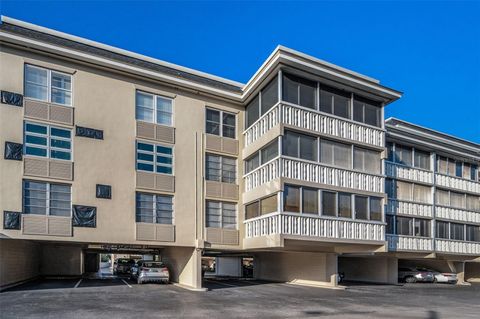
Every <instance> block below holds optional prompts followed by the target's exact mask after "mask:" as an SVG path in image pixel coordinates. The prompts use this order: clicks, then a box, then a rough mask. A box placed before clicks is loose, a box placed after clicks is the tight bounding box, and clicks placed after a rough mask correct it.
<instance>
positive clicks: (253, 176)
mask: <svg viewBox="0 0 480 319" xmlns="http://www.w3.org/2000/svg"><path fill="white" fill-rule="evenodd" d="M279 176H280V158H276V159H273V160H271V161H270V162H267V163H265V164H263V165H262V166H260V167H257V168H256V169H254V170H253V171H251V172H249V173H248V174H246V175H245V176H244V182H245V191H246V192H248V191H250V190H252V189H254V188H256V187H258V186H260V185H262V184H265V183H268V182H270V181H271V180H274V179H276V178H278V177H279Z"/></svg>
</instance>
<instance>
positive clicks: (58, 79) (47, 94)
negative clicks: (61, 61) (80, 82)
mask: <svg viewBox="0 0 480 319" xmlns="http://www.w3.org/2000/svg"><path fill="white" fill-rule="evenodd" d="M24 85H25V97H28V98H32V99H36V100H40V101H45V102H51V103H56V104H61V105H66V106H71V105H72V76H71V75H70V74H66V73H61V72H57V71H53V70H49V69H45V68H40V67H37V66H33V65H29V64H25V84H24Z"/></svg>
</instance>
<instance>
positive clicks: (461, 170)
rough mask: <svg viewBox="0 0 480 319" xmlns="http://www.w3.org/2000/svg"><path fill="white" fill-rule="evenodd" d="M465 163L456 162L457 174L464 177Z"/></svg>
mask: <svg viewBox="0 0 480 319" xmlns="http://www.w3.org/2000/svg"><path fill="white" fill-rule="evenodd" d="M462 164H463V163H462V162H458V161H457V162H455V176H457V177H462V175H463V165H462Z"/></svg>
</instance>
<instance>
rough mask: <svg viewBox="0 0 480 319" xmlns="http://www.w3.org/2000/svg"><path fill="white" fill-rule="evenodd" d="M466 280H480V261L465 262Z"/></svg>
mask: <svg viewBox="0 0 480 319" xmlns="http://www.w3.org/2000/svg"><path fill="white" fill-rule="evenodd" d="M465 281H469V282H480V262H466V263H465Z"/></svg>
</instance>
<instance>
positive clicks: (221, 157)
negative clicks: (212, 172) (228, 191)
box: [205, 153, 238, 184]
mask: <svg viewBox="0 0 480 319" xmlns="http://www.w3.org/2000/svg"><path fill="white" fill-rule="evenodd" d="M209 156H214V157H218V158H220V162H219V163H220V168H219V169H218V170H219V178H220V180H215V179H208V174H207V171H208V170H207V163H208V160H207V159H208V157H209ZM225 158H226V159H231V160H234V161H235V175H234V180H233V182H224V181H223V173H224V169H223V166H224V162H223V160H224V159H225ZM237 173H238V169H237V159H236V158H234V157H230V156H224V155H219V154H215V153H205V179H206V180H207V181H213V182H220V183H226V184H237Z"/></svg>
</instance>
